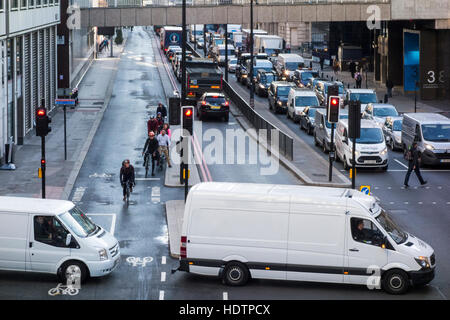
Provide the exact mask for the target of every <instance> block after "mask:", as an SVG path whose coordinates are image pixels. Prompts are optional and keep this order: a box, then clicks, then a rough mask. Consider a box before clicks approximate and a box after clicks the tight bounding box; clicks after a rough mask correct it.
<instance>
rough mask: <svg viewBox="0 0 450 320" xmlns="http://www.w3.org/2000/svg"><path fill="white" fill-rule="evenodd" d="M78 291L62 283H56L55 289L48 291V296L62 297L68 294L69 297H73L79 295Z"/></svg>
mask: <svg viewBox="0 0 450 320" xmlns="http://www.w3.org/2000/svg"><path fill="white" fill-rule="evenodd" d="M79 291H80V290H79V289H77V288H73V287H70V286H66V285H64V284H62V283H58V285H57V286H56V288H52V289H50V290H48V294H49V295H50V296H56V295H59V294H62V295H66V294H68V295H70V296H75V295H77V294H78V293H79Z"/></svg>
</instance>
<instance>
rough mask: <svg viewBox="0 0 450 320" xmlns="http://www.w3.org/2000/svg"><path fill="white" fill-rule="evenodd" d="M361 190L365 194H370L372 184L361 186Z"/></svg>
mask: <svg viewBox="0 0 450 320" xmlns="http://www.w3.org/2000/svg"><path fill="white" fill-rule="evenodd" d="M359 191H361V192H362V193H364V194H367V195H370V186H361V187H360V188H359Z"/></svg>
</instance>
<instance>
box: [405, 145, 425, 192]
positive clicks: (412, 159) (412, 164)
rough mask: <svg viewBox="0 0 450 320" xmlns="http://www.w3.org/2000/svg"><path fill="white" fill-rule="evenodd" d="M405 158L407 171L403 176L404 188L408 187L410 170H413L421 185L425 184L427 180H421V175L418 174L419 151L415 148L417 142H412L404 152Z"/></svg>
mask: <svg viewBox="0 0 450 320" xmlns="http://www.w3.org/2000/svg"><path fill="white" fill-rule="evenodd" d="M406 158H407V159H406V160H408V171H407V172H406V176H405V182H404V185H405V188H408V187H409V185H408V182H409V176H410V175H411V172H412V171H413V170H414V172H415V173H416V176H417V178H418V179H419V182H420V184H421V185H425V184H426V183H427V181H425V180H423V178H422V175H421V174H420V168H419V167H420V151H419V150H418V149H417V142H413V145H412V147H411V148H410V149H409V150H408V152H407V153H406Z"/></svg>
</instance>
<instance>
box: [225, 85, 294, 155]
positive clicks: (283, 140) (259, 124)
mask: <svg viewBox="0 0 450 320" xmlns="http://www.w3.org/2000/svg"><path fill="white" fill-rule="evenodd" d="M223 89H224V91H225V93H226V94H227V95H228V97H230V99H231V101H233V103H234V104H235V105H236V106H237V107H238V108H239V110H240V111H241V112H242V114H243V115H244V116H245V117H246V118H247V119H248V120H249V121H250V123H251V124H252V125H253V127H254V128H255V129H256V130H257V133H258V139H259V138H261V137H263V138H265V140H266V141H267V145H268V148H270V146H272V145H273V143H272V141H273V142H274V143H275V146H276V143H278V152H279V153H280V154H281V155H283V156H285V157H286V158H287V159H289V160H291V161H292V160H293V158H294V139H292V137H290V136H289V135H287V134H286V133H284V132H283V131H281V130H280V129H278V128H277V127H276V126H274V125H273V124H271V123H270V122H269V121H267V120H266V119H264V118H263V117H262V116H261V115H260V114H259V113H257V112H256V111H255V110H253V109H252V108H251V107H250V105H249V104H248V103H247V101H245V100H244V99H243V98H242V97H241V96H240V95H239V94H238V93H237V92H236V91H234V90H233V88H232V87H231V86H230V85H229V84H228V82H226V81H225V80H224V81H223ZM260 130H265V131H264V132H262V131H260ZM277 140H278V141H277ZM269 151H270V150H269Z"/></svg>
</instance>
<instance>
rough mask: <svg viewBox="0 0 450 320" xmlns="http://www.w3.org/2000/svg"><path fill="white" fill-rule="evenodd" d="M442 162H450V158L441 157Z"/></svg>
mask: <svg viewBox="0 0 450 320" xmlns="http://www.w3.org/2000/svg"><path fill="white" fill-rule="evenodd" d="M441 162H444V163H450V159H441Z"/></svg>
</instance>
